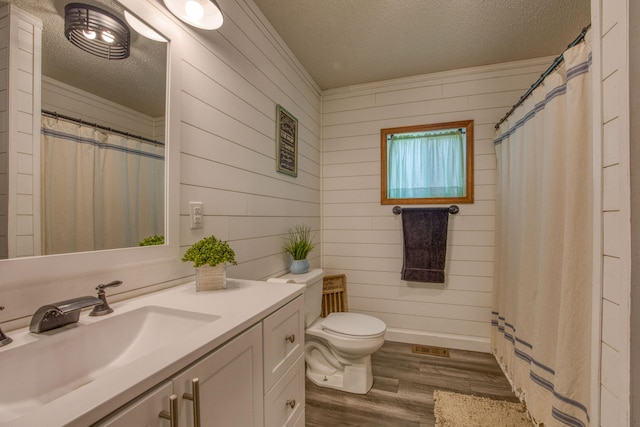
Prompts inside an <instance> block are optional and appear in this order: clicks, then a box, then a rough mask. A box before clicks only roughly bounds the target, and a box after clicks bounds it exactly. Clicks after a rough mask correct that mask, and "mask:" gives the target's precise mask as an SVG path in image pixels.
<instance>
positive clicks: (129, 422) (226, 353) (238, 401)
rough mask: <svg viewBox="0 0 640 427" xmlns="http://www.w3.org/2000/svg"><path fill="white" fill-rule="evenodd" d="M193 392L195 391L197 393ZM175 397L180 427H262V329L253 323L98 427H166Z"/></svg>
mask: <svg viewBox="0 0 640 427" xmlns="http://www.w3.org/2000/svg"><path fill="white" fill-rule="evenodd" d="M196 389H197V390H196ZM172 395H175V398H176V399H177V407H176V410H177V415H176V416H177V420H178V424H177V425H178V426H180V427H193V426H196V423H195V422H194V420H195V418H196V417H199V418H200V425H201V426H203V427H204V426H216V427H218V426H220V427H223V426H229V427H232V426H238V427H244V426H246V427H251V426H253V427H261V426H262V425H263V396H262V325H261V324H257V325H255V326H253V327H252V328H251V329H249V330H247V331H246V332H244V333H242V334H241V335H240V336H238V337H236V338H234V339H233V340H231V341H230V342H228V343H227V344H225V345H223V346H222V347H220V348H218V349H216V350H214V351H213V352H211V353H210V354H208V355H207V356H205V357H203V358H202V359H200V360H199V361H197V362H195V363H193V364H192V365H190V366H189V367H188V368H186V369H184V370H183V371H181V372H180V373H178V374H177V375H176V376H174V377H172V378H171V379H170V380H169V381H166V382H165V383H163V384H162V385H161V386H159V387H157V388H155V389H153V390H151V391H150V392H147V393H145V394H144V395H143V396H141V397H140V398H138V399H136V400H134V401H133V402H131V403H129V404H128V405H126V406H125V407H123V408H121V409H119V410H118V411H117V412H116V413H115V414H112V415H111V416H109V417H108V418H107V419H105V420H103V421H101V422H99V423H97V424H96V426H100V427H131V426H152V427H156V426H157V427H170V426H172V424H171V421H170V420H169V419H165V418H162V417H160V413H161V412H162V411H165V412H166V415H167V416H170V412H171V410H170V406H171V403H170V399H171V396H172Z"/></svg>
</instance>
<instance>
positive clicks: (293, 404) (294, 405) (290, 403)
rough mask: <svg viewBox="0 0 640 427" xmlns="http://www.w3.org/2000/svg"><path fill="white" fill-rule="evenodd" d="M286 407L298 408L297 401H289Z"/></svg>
mask: <svg viewBox="0 0 640 427" xmlns="http://www.w3.org/2000/svg"><path fill="white" fill-rule="evenodd" d="M285 405H287V406H288V407H289V408H291V409H293V408H295V407H296V400H295V399H291V400H287V403H285Z"/></svg>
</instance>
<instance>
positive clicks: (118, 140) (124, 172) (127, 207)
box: [41, 115, 164, 255]
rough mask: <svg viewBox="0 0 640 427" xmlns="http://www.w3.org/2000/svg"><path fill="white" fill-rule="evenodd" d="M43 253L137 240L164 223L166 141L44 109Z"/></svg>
mask: <svg viewBox="0 0 640 427" xmlns="http://www.w3.org/2000/svg"><path fill="white" fill-rule="evenodd" d="M41 159H42V175H41V180H42V192H41V200H42V205H41V206H42V213H43V215H42V228H41V233H42V250H43V254H44V255H50V254H60V253H69V252H83V251H92V250H102V249H114V248H123V247H131V246H136V245H137V244H138V243H139V242H140V241H142V240H144V239H145V238H147V237H149V236H154V235H161V234H163V228H164V209H163V207H164V144H162V143H152V142H147V141H142V140H141V139H137V138H131V137H128V136H126V135H119V134H117V133H112V132H109V131H105V130H101V129H98V128H96V127H91V126H87V125H84V124H79V123H73V122H70V121H68V120H65V119H59V118H55V117H47V116H46V115H43V117H42V139H41Z"/></svg>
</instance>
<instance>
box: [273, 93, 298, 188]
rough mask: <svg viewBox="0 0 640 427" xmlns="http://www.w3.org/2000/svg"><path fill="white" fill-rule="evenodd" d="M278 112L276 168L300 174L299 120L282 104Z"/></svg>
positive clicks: (281, 171) (277, 108) (283, 171)
mask: <svg viewBox="0 0 640 427" xmlns="http://www.w3.org/2000/svg"><path fill="white" fill-rule="evenodd" d="M276 114H277V116H278V118H277V120H276V123H277V127H276V170H277V171H278V172H280V173H285V174H287V175H291V176H298V120H297V119H296V118H295V117H293V116H292V115H291V114H290V113H289V112H288V111H287V110H285V109H284V108H282V106H281V105H278V106H277V107H276Z"/></svg>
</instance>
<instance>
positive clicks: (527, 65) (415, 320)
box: [322, 58, 552, 352]
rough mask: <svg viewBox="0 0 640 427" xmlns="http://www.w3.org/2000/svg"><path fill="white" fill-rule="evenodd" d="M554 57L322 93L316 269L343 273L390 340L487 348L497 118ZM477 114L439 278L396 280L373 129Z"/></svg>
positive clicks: (353, 301)
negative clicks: (470, 179)
mask: <svg viewBox="0 0 640 427" xmlns="http://www.w3.org/2000/svg"><path fill="white" fill-rule="evenodd" d="M551 62H552V59H551V58H542V59H538V60H530V61H521V62H514V63H507V64H499V65H493V66H486V67H478V68H473V69H465V70H456V71H451V72H445V73H438V74H432V75H425V76H417V77H412V78H406V79H400V80H393V81H385V82H380V83H373V84H367V85H362V86H355V87H349V88H344V89H336V90H329V91H325V92H324V93H323V104H322V107H323V111H322V140H323V150H322V151H323V162H322V164H323V181H322V183H323V193H322V197H323V212H322V220H323V266H324V269H325V271H326V273H327V274H339V273H344V274H346V276H347V283H348V297H349V308H350V310H352V311H356V312H362V313H367V314H371V315H374V316H376V317H378V318H380V319H382V320H384V321H385V322H386V324H387V326H388V329H387V336H386V338H387V339H389V340H395V341H402V342H412V343H416V344H429V345H436V346H445V347H453V348H461V349H470V350H479V351H485V352H489V351H490V310H491V304H492V297H493V294H492V287H493V257H494V240H495V236H494V231H495V182H496V159H495V152H494V148H493V136H494V125H495V123H496V122H497V121H498V120H499V119H500V118H501V117H502V116H503V115H504V114H505V113H506V111H507V110H508V109H509V108H510V106H511V105H513V104H514V103H515V101H517V100H518V98H519V97H520V96H521V95H522V94H523V93H524V92H525V91H526V89H528V88H529V86H530V85H531V84H532V83H533V82H534V81H535V80H536V79H537V78H538V77H539V76H540V73H541V72H542V71H544V70H545V69H546V68H547V67H548V66H549V64H550V63H551ZM468 119H471V120H474V132H475V143H474V151H475V158H474V163H475V164H474V166H475V171H474V176H475V186H474V187H475V188H474V192H475V203H473V204H460V213H459V214H458V215H455V216H450V217H449V233H448V244H447V260H446V270H445V273H446V283H445V284H444V285H437V284H421V283H408V282H404V281H402V280H400V270H401V268H402V234H401V218H400V216H395V215H394V214H393V213H392V211H391V209H392V206H390V205H384V206H383V205H381V204H380V129H382V128H389V127H397V126H408V125H419V124H429V123H439V122H449V121H457V120H468Z"/></svg>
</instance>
